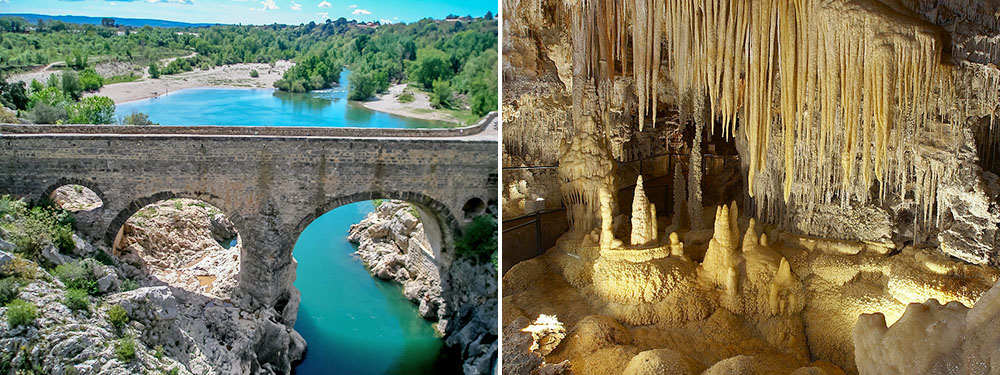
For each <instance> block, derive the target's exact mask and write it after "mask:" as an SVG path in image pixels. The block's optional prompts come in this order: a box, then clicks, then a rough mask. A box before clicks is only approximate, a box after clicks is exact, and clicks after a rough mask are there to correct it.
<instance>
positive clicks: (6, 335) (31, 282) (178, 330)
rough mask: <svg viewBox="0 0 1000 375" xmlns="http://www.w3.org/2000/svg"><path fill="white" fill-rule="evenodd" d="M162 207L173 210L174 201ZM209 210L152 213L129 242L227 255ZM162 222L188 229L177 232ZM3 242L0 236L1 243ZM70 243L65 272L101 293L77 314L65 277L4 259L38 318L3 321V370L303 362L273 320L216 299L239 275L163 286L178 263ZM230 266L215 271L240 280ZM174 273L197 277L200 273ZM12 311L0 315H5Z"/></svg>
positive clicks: (216, 370) (174, 369)
mask: <svg viewBox="0 0 1000 375" xmlns="http://www.w3.org/2000/svg"><path fill="white" fill-rule="evenodd" d="M165 204H166V206H169V207H174V202H168V203H165ZM161 206H162V205H158V207H161ZM206 209H211V207H210V206H206V207H200V206H193V205H182V207H181V208H178V209H176V210H173V211H171V210H166V209H165V210H163V211H159V210H158V211H157V213H152V212H150V213H149V214H148V215H147V216H146V217H144V218H143V219H144V220H145V221H144V223H145V224H139V225H144V227H143V228H142V230H141V231H134V232H131V233H129V236H130V237H127V238H126V240H125V241H126V242H127V243H129V244H133V245H135V244H140V243H141V244H143V246H144V248H143V250H142V251H150V250H151V251H153V252H155V251H166V250H169V249H176V250H177V251H178V252H183V253H185V254H186V253H187V252H189V251H190V252H193V251H194V250H193V249H182V248H180V247H179V246H181V245H192V244H198V243H203V242H204V241H208V242H211V243H212V244H213V245H214V246H217V247H219V249H222V247H221V246H219V244H217V243H215V242H214V240H213V239H212V237H211V231H212V226H211V222H210V221H211V220H209V217H208V216H206V215H205V212H204V210H206ZM8 216H10V215H8ZM77 220H80V219H79V218H78V219H77ZM215 221H216V222H228V220H226V219H225V217H216V218H215ZM163 223H184V224H185V225H184V226H183V228H171V226H170V225H161V224H163ZM77 224H78V225H86V224H87V223H81V222H79V221H78V222H77ZM132 224H133V225H135V222H133V223H132ZM175 230H184V231H185V233H184V234H185V235H186V236H185V237H184V240H183V241H179V237H181V236H179V235H178V233H172V231H175ZM5 235H6V234H4V232H3V231H0V237H3V236H5ZM201 237H203V238H201ZM72 239H73V243H74V248H73V249H71V250H70V251H62V252H61V253H58V254H60V256H61V258H62V259H63V261H64V263H74V264H80V265H81V267H82V269H83V270H87V271H86V272H87V276H86V277H87V278H88V279H89V280H93V282H94V283H95V284H96V285H95V287H96V288H95V289H96V290H94V291H93V293H96V294H95V295H93V296H86V297H85V298H86V299H87V305H86V306H85V307H83V308H81V309H78V310H73V309H70V308H69V307H68V306H69V303H68V302H66V301H67V298H68V297H67V289H66V285H64V283H63V281H62V280H65V279H61V277H65V276H59V277H56V276H54V275H53V272H55V271H48V270H46V269H43V268H40V267H38V265H36V264H35V263H32V262H30V261H28V260H25V259H23V258H20V255H18V256H10V254H7V253H5V252H0V270H3V271H2V272H0V278H7V277H17V278H19V279H20V280H21V283H22V286H21V288H20V291H19V293H17V298H20V299H23V300H25V301H27V303H29V304H31V305H34V306H36V308H37V311H38V316H37V318H36V319H35V321H34V323H32V324H28V325H26V326H25V325H19V326H13V327H12V326H10V325H9V324H8V323H7V320H6V319H4V320H3V323H0V353H2V354H0V369H2V371H4V372H7V371H13V370H15V369H20V370H26V371H32V370H34V371H43V372H45V373H52V374H75V373H79V374H97V373H100V374H135V373H177V374H287V373H289V372H290V371H291V363H292V361H293V360H296V359H298V358H301V356H302V353H303V351H304V349H305V342H304V340H302V338H301V337H300V336H299V335H298V334H297V333H296V332H294V331H292V330H291V329H290V328H288V327H287V326H285V325H284V324H283V323H281V321H282V318H281V316H280V315H279V314H277V312H275V311H273V310H259V311H246V310H242V309H240V308H238V307H236V306H235V305H234V304H233V303H231V302H230V301H229V300H228V298H227V297H222V296H220V295H222V294H224V292H225V291H226V290H227V289H226V288H219V287H218V286H219V285H232V284H234V283H235V277H236V275H235V274H234V273H232V274H226V273H219V274H218V276H219V277H220V279H219V280H217V282H216V283H215V284H214V285H215V286H216V287H215V288H204V285H198V284H197V283H190V282H187V281H186V278H193V277H195V276H194V275H193V274H185V273H184V272H182V271H181V270H175V273H176V278H173V279H169V278H165V279H159V278H157V276H156V275H157V273H158V272H166V271H167V270H169V268H168V267H172V266H173V265H174V263H171V262H170V261H171V260H174V259H176V257H180V256H182V255H172V256H167V255H163V256H161V257H152V258H150V257H146V258H143V257H137V258H134V259H132V260H133V261H139V262H143V261H149V262H153V264H140V265H131V264H129V263H126V262H125V261H124V260H122V259H116V258H114V257H113V256H109V255H108V254H111V253H112V251H111V249H108V248H106V247H104V245H103V244H94V245H92V244H91V243H89V242H88V241H87V240H85V239H82V238H80V237H77V236H76V235H73V238H72ZM0 243H6V240H0ZM237 253H238V252H237ZM147 255H148V254H147ZM95 258H96V259H102V260H101V262H105V263H107V265H105V264H103V263H101V262H99V261H97V260H95ZM224 259H225V261H226V262H227V263H230V264H229V265H228V266H227V265H224V264H218V267H215V268H213V269H223V270H234V272H238V270H239V267H238V264H239V262H238V259H232V258H229V257H225V258H224ZM220 262H222V261H221V260H220ZM233 264H235V265H233ZM156 267H159V268H156ZM178 268H180V269H183V270H184V271H187V270H191V269H198V268H197V267H195V265H194V264H192V265H189V266H188V267H186V268H185V267H183V266H178ZM26 269H34V270H33V271H32V272H31V273H32V274H33V275H32V276H25V271H24V270H26ZM222 278H228V280H227V279H222ZM116 307H121V308H122V309H123V310H124V312H125V317H126V319H125V320H124V321H123V324H122V325H121V326H116V325H114V324H113V323H112V322H111V321H112V319H111V316H112V313H111V310H112V308H116ZM8 311H9V308H4V307H0V315H3V314H6V313H7V312H8ZM126 340H128V341H130V342H131V343H132V344H131V345H133V346H132V348H133V349H132V351H131V353H132V354H129V355H128V356H123V354H122V352H120V351H119V347H121V346H123V345H125V344H124V342H125V341H126ZM20 370H19V371H20Z"/></svg>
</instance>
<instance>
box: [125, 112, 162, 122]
mask: <svg viewBox="0 0 1000 375" xmlns="http://www.w3.org/2000/svg"><path fill="white" fill-rule="evenodd" d="M122 124H125V125H157V124H156V123H154V122H153V121H150V120H149V115H147V114H145V113H142V112H132V114H131V115H128V116H125V118H124V119H122Z"/></svg>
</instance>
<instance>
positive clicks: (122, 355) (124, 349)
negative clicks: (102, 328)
mask: <svg viewBox="0 0 1000 375" xmlns="http://www.w3.org/2000/svg"><path fill="white" fill-rule="evenodd" d="M115 355H116V356H118V360H119V361H122V362H132V360H133V359H135V338H134V337H132V335H125V337H122V338H121V339H119V340H118V342H117V343H116V344H115Z"/></svg>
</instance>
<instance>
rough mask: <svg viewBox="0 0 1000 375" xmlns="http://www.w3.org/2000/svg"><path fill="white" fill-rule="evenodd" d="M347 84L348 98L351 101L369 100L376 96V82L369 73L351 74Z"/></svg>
mask: <svg viewBox="0 0 1000 375" xmlns="http://www.w3.org/2000/svg"><path fill="white" fill-rule="evenodd" d="M347 82H348V83H347V98H348V99H350V100H368V98H370V97H372V95H375V80H374V79H373V78H372V76H371V75H370V74H368V73H354V72H351V76H350V78H349V79H348V81H347Z"/></svg>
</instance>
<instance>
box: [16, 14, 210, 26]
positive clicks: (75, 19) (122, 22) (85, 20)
mask: <svg viewBox="0 0 1000 375" xmlns="http://www.w3.org/2000/svg"><path fill="white" fill-rule="evenodd" d="M3 16H16V17H21V18H24V19H25V20H27V21H28V22H31V23H35V22H38V20H40V19H41V20H59V21H62V22H66V23H77V24H90V25H100V24H101V18H102V17H87V16H50V15H45V14H34V13H0V17H3ZM110 18H114V20H115V24H116V25H119V26H133V27H143V26H147V25H148V26H153V27H199V26H212V25H217V24H214V23H187V22H176V21H165V20H154V19H145V18H120V17H110Z"/></svg>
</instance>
